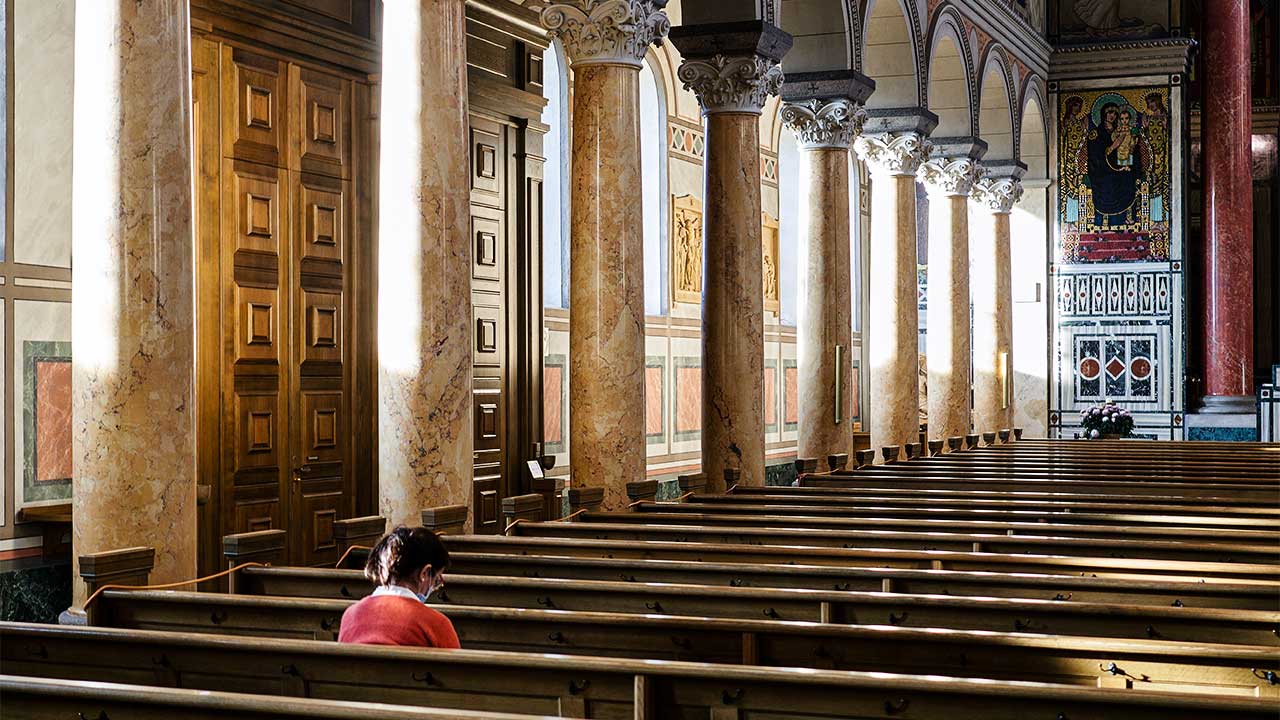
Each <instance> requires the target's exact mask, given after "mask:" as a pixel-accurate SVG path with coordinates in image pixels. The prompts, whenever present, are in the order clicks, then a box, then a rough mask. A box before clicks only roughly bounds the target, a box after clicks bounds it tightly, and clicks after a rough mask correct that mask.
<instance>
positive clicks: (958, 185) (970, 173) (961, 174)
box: [920, 157, 987, 196]
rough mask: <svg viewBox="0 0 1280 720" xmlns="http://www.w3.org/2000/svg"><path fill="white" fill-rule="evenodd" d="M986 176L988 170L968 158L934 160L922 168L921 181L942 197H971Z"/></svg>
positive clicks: (924, 164) (925, 163) (926, 162)
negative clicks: (976, 185)
mask: <svg viewBox="0 0 1280 720" xmlns="http://www.w3.org/2000/svg"><path fill="white" fill-rule="evenodd" d="M986 174H987V169H986V168H984V167H982V165H980V164H979V163H978V162H977V161H975V160H973V159H972V158H967V157H961V158H933V159H931V160H927V161H925V162H924V163H923V164H922V165H921V166H920V180H921V181H922V182H924V184H925V185H926V186H927V187H928V188H929V190H930V192H936V193H940V194H942V195H959V196H965V195H969V194H970V193H971V192H972V191H973V186H974V184H975V183H977V182H978V181H979V180H981V179H982V178H983V177H985V176H986Z"/></svg>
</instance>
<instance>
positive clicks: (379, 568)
mask: <svg viewBox="0 0 1280 720" xmlns="http://www.w3.org/2000/svg"><path fill="white" fill-rule="evenodd" d="M428 565H430V566H431V567H432V568H433V569H434V570H435V571H436V572H437V573H440V572H443V571H444V569H445V568H447V567H448V566H449V551H448V550H447V549H446V548H445V546H444V543H443V542H442V541H441V540H440V538H439V537H437V536H436V534H435V533H433V532H431V531H430V530H428V529H426V528H424V527H415V528H410V527H405V526H404V525H401V526H399V527H397V528H395V529H394V530H392V531H391V532H389V533H387V534H386V535H383V536H382V539H381V540H379V541H378V544H377V545H374V546H373V550H371V551H370V552H369V559H368V560H367V561H366V562H365V564H364V576H365V577H367V578H369V579H370V580H372V581H373V582H375V583H377V584H379V585H390V584H392V583H395V582H400V581H403V580H409V579H411V578H414V577H415V576H417V574H418V573H420V572H422V568H424V567H426V566H428Z"/></svg>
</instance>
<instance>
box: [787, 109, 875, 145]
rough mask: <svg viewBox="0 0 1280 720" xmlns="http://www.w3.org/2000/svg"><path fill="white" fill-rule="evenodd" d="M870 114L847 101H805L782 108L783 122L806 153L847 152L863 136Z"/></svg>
mask: <svg viewBox="0 0 1280 720" xmlns="http://www.w3.org/2000/svg"><path fill="white" fill-rule="evenodd" d="M866 119H867V111H866V110H863V109H862V106H861V105H859V104H857V103H855V102H853V101H852V100H850V99H848V98H832V99H829V100H817V99H813V100H802V101H800V102H792V103H787V104H786V105H784V106H783V107H782V122H784V123H786V126H787V127H789V128H791V131H792V132H794V133H795V134H796V136H797V137H798V138H799V140H800V147H801V148H802V149H804V150H816V149H818V148H837V149H843V150H847V149H848V148H849V146H850V145H852V144H853V139H854V138H855V137H857V136H858V135H861V134H862V124H863V123H864V122H866Z"/></svg>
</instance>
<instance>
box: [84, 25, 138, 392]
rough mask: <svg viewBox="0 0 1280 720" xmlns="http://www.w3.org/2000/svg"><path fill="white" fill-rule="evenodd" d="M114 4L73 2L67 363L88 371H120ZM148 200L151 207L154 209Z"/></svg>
mask: <svg viewBox="0 0 1280 720" xmlns="http://www.w3.org/2000/svg"><path fill="white" fill-rule="evenodd" d="M118 14H119V6H118V4H117V3H115V2H80V3H77V4H76V25H75V27H76V36H75V55H76V59H75V94H74V108H73V113H74V124H73V127H74V130H73V132H72V143H73V150H72V153H73V155H72V157H73V160H72V168H73V169H72V176H71V197H72V203H71V247H72V255H73V257H74V258H75V264H74V270H73V278H74V280H73V282H72V285H71V337H72V339H73V341H74V343H75V345H74V348H75V351H74V354H73V356H72V362H73V363H74V364H75V365H76V366H77V367H81V368H88V369H90V370H95V371H111V370H117V369H119V365H120V359H119V358H118V357H117V355H118V354H119V332H120V293H121V292H123V287H124V282H123V279H122V278H121V273H122V268H121V267H120V260H121V257H120V253H119V252H118V250H119V248H120V246H121V244H122V243H123V239H122V236H123V234H124V233H125V232H126V229H125V226H124V220H125V218H123V217H121V216H120V214H119V213H118V212H117V210H118V204H119V202H120V198H121V196H122V195H123V194H124V193H125V192H127V191H131V192H135V193H136V192H138V191H139V190H138V189H126V188H123V187H121V177H120V172H121V170H120V163H119V161H118V160H117V157H116V153H117V152H119V151H120V148H119V144H118V140H119V139H120V138H119V137H118V133H119V132H120V130H121V128H120V126H119V124H118V120H119V115H120V109H121V108H120V105H121V103H123V102H124V101H125V97H124V92H123V88H121V87H120V84H121V69H120V58H119V50H118V48H119V44H118V43H119V38H117V37H115V30H116V28H117V27H119V19H118V17H117V16H118ZM154 202H155V201H154V200H153V204H154Z"/></svg>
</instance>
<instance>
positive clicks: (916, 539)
mask: <svg viewBox="0 0 1280 720" xmlns="http://www.w3.org/2000/svg"><path fill="white" fill-rule="evenodd" d="M587 517H591V516H590V514H588V515H587ZM509 532H510V534H514V535H519V536H527V537H561V538H583V539H588V538H589V539H597V540H599V539H608V540H614V541H625V542H627V543H634V542H641V541H661V542H677V543H679V542H708V543H722V544H742V545H793V546H811V547H843V548H848V549H862V550H864V551H866V552H867V553H871V554H873V555H875V557H876V558H877V559H878V561H883V562H884V563H890V564H891V563H893V562H894V559H895V558H898V560H899V562H901V561H902V560H906V561H907V562H908V563H909V564H911V565H912V566H918V563H919V562H920V561H921V560H923V559H925V556H922V555H919V554H917V553H921V552H936V553H951V555H934V556H932V557H931V558H930V562H931V563H934V565H933V566H934V567H936V568H937V569H957V570H990V571H995V572H1002V571H1004V572H1037V570H1036V569H1035V568H1037V567H1045V566H1052V567H1055V568H1057V569H1059V570H1069V571H1071V572H1081V573H1097V574H1099V575H1101V574H1103V573H1108V574H1111V575H1112V576H1117V575H1127V576H1134V575H1151V576H1156V575H1162V576H1172V577H1184V578H1185V577H1194V578H1196V579H1200V578H1205V579H1208V578H1231V579H1235V580H1249V581H1263V582H1274V581H1276V580H1277V579H1278V578H1280V566H1276V565H1274V564H1266V563H1267V562H1269V561H1270V560H1272V559H1273V558H1274V547H1270V546H1268V545H1265V544H1252V543H1207V542H1206V543H1183V542H1179V541H1176V540H1161V541H1156V540H1123V539H1111V538H1063V537H1055V536H1054V535H1053V534H1052V531H1051V530H1050V531H1047V532H1046V534H1045V535H1034V536H1033V535H1014V534H1000V533H996V532H992V533H943V532H936V533H930V532H902V531H897V532H895V531H880V530H864V529H838V528H833V527H821V526H819V527H786V526H785V525H779V524H776V523H775V524H770V523H768V522H749V521H743V522H736V523H735V524H733V525H728V524H726V525H720V524H718V522H717V519H716V517H715V516H694V517H690V518H680V517H667V518H666V520H665V521H661V519H660V516H653V517H649V518H640V519H633V520H632V521H631V522H623V521H622V519H617V520H612V519H611V520H610V521H608V522H597V521H590V522H587V521H578V522H572V523H560V522H550V523H537V522H534V523H521V524H519V525H518V526H515V527H513V528H511V530H510V531H509ZM850 557H852V556H850Z"/></svg>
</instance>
